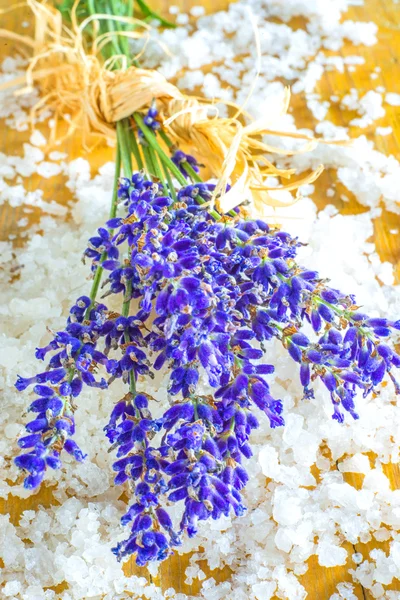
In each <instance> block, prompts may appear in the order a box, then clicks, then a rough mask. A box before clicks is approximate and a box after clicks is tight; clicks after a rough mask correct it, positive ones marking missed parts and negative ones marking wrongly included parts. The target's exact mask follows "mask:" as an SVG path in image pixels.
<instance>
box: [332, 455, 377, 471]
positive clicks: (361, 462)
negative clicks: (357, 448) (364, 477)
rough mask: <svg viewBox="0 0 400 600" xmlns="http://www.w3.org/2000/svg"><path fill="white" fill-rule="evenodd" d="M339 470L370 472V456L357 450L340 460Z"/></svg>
mask: <svg viewBox="0 0 400 600" xmlns="http://www.w3.org/2000/svg"><path fill="white" fill-rule="evenodd" d="M338 468H339V471H341V472H342V473H364V474H365V473H368V471H370V470H371V465H370V462H369V458H368V456H367V455H366V454H361V453H360V452H357V453H356V454H354V455H353V456H350V457H349V458H345V459H344V460H343V461H340V462H339V465H338Z"/></svg>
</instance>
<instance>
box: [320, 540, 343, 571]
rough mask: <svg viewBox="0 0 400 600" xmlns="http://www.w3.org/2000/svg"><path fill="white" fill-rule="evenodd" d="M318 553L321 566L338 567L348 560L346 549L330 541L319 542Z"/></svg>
mask: <svg viewBox="0 0 400 600" xmlns="http://www.w3.org/2000/svg"><path fill="white" fill-rule="evenodd" d="M317 555H318V564H319V565H321V567H338V566H340V565H344V564H346V561H347V552H346V550H345V549H344V548H340V547H339V546H336V545H335V544H332V543H329V542H324V541H322V542H321V541H320V542H318V545H317Z"/></svg>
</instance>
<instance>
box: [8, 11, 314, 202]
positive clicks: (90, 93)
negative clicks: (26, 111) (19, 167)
mask: <svg viewBox="0 0 400 600" xmlns="http://www.w3.org/2000/svg"><path fill="white" fill-rule="evenodd" d="M78 2H79V0H77V2H76V3H75V6H74V10H73V11H72V25H71V28H69V29H67V28H66V27H65V25H64V24H63V22H62V17H61V13H60V12H59V11H58V10H56V9H55V8H54V7H52V6H50V5H49V4H47V3H45V2H38V1H37V0H27V5H28V6H29V8H30V9H31V10H32V12H33V14H34V17H35V34H34V38H29V37H27V36H20V35H18V34H15V33H13V32H7V31H4V30H1V31H0V35H3V36H6V37H8V38H11V39H13V40H15V41H18V42H20V43H23V44H24V45H26V46H28V48H31V50H32V56H31V57H30V59H29V66H28V69H27V71H26V77H25V81H24V82H23V81H21V80H18V81H14V82H13V83H14V85H15V84H23V83H24V84H25V85H24V87H23V88H22V90H21V89H20V90H18V92H17V93H24V92H25V91H29V90H31V89H32V88H33V87H34V86H39V88H40V91H41V98H40V100H39V102H38V103H37V105H36V106H35V107H34V108H33V117H35V116H38V113H39V114H40V112H42V111H44V110H46V111H47V110H48V109H51V110H52V111H54V117H55V118H54V120H55V127H54V128H53V130H52V137H53V141H54V140H55V139H58V140H60V139H62V138H61V134H60V133H59V127H57V125H59V124H60V123H61V121H66V122H67V124H68V127H67V134H66V135H70V134H71V133H73V132H75V131H79V132H80V133H81V134H82V138H83V143H84V145H85V146H86V147H90V146H91V145H93V141H96V140H97V141H99V140H104V139H106V140H115V135H116V134H115V123H116V122H117V121H119V120H120V119H123V118H125V117H129V116H131V115H132V114H133V113H134V112H135V111H140V110H146V109H147V108H148V107H149V106H150V105H151V102H152V101H153V100H154V99H157V108H158V109H159V111H160V117H161V119H162V121H163V124H164V127H166V128H168V130H169V134H170V136H171V137H172V139H173V141H174V142H176V143H177V144H179V143H183V144H184V145H185V148H187V149H189V150H190V149H192V150H193V152H194V154H195V155H196V157H197V158H198V159H199V160H200V161H203V162H204V163H205V164H206V165H207V167H209V169H210V170H211V172H212V174H213V175H214V176H215V177H217V178H218V181H219V183H218V185H217V188H216V192H215V195H214V198H213V202H215V203H217V205H218V208H219V209H220V210H222V211H223V212H227V211H229V210H230V209H232V208H233V207H235V206H237V205H238V204H240V203H242V202H243V199H246V198H247V199H250V197H252V198H253V201H254V204H255V208H256V210H257V211H258V212H259V213H262V212H263V205H265V204H267V205H269V206H286V205H289V204H291V203H293V202H294V201H295V200H296V198H294V197H292V196H291V197H290V198H291V200H286V199H282V200H281V199H277V198H276V197H274V198H273V197H272V196H271V195H270V194H269V193H268V192H269V190H271V188H269V187H268V186H267V185H266V184H265V180H266V178H267V176H269V175H273V176H275V177H278V178H280V179H281V180H282V179H283V180H289V179H291V178H292V176H293V174H294V171H293V170H291V169H280V168H278V167H276V166H275V165H274V164H273V163H272V161H271V160H269V159H268V158H267V155H271V154H272V155H273V154H280V155H286V156H288V155H291V154H295V152H294V151H288V150H286V149H279V148H275V147H272V146H270V145H268V144H267V143H266V142H264V141H263V136H265V135H267V134H271V135H273V136H278V137H279V136H289V137H297V138H299V139H302V140H303V141H304V145H303V147H302V149H301V150H299V151H298V152H304V151H309V150H311V149H313V148H314V147H315V146H316V144H317V141H316V140H314V139H312V138H310V137H308V136H305V135H300V134H294V135H291V134H288V133H282V132H277V131H274V130H273V129H271V118H269V119H268V118H266V119H263V120H261V121H253V122H250V123H249V125H246V126H245V125H243V124H242V122H241V120H240V119H239V115H240V113H242V112H243V110H242V109H241V108H240V107H237V106H235V105H233V104H230V105H229V106H230V108H232V107H234V108H235V109H236V116H235V117H233V118H220V117H218V116H217V114H216V110H215V109H216V107H215V105H213V103H210V102H209V103H207V101H205V100H200V99H198V98H196V97H190V96H187V95H185V94H183V93H182V92H181V91H180V90H179V89H178V88H177V87H176V86H175V85H173V84H171V83H169V82H168V81H167V80H166V79H165V77H164V76H163V75H162V74H161V73H159V72H158V71H155V70H151V69H140V68H136V67H133V66H129V67H128V66H127V65H126V58H125V57H124V56H115V57H113V59H112V60H110V61H107V62H106V63H104V62H103V61H102V60H101V57H100V50H101V48H102V46H103V45H104V44H105V43H107V42H109V41H110V34H103V35H98V36H97V37H95V38H94V42H93V44H92V46H91V47H90V48H88V47H87V46H86V42H85V38H84V35H83V31H84V29H85V27H86V26H87V25H88V24H89V23H92V26H93V27H94V28H96V24H97V23H98V21H99V20H100V19H103V18H107V19H110V18H111V19H114V20H119V21H123V22H125V23H127V24H129V25H134V26H135V29H134V30H133V31H124V32H122V33H121V35H125V36H126V37H130V38H145V37H146V36H148V35H149V32H148V30H149V27H148V26H147V25H146V24H144V23H143V22H142V21H139V20H136V19H128V18H126V17H117V16H110V15H94V16H92V17H89V18H88V19H86V20H85V21H84V22H83V23H81V24H78V22H77V19H76V14H75V11H76V7H77V4H78ZM116 64H119V65H120V66H121V68H119V69H115V66H116ZM111 66H113V67H114V69H113V70H110V67H111ZM8 85H10V84H8ZM288 103H289V92H288V91H287V93H286V96H285V99H284V102H283V104H282V108H281V112H282V113H285V112H286V110H287V107H288ZM210 109H214V110H213V111H210ZM210 112H214V115H210ZM50 141H51V140H50ZM321 170H322V167H321V166H320V167H318V168H317V169H316V170H315V171H313V172H312V173H309V174H308V175H307V176H305V177H302V178H301V179H300V180H299V181H297V182H293V181H289V182H288V183H282V182H281V185H280V186H279V188H273V189H280V190H285V189H286V190H295V189H297V188H298V187H299V186H300V185H304V184H305V183H311V182H313V181H314V180H315V179H316V178H317V177H318V175H319V174H320V172H321ZM228 181H230V182H231V184H232V187H231V189H230V191H229V192H228V193H225V189H226V185H227V183H228Z"/></svg>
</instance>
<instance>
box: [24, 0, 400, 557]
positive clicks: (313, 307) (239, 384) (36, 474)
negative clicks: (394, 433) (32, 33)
mask: <svg viewBox="0 0 400 600" xmlns="http://www.w3.org/2000/svg"><path fill="white" fill-rule="evenodd" d="M108 4H109V3H108V2H106V1H105V0H104V1H103V2H95V1H94V0H93V1H92V2H88V3H87V4H86V3H80V4H79V5H78V7H79V11H73V12H72V18H73V20H74V19H79V20H80V22H81V23H85V21H86V22H91V23H94V22H100V21H101V19H100V16H101V15H103V16H104V14H107V15H110V14H111V15H112V14H113V13H112V10H111V8H112V5H113V4H114V3H111V4H110V6H108ZM62 6H63V10H64V12H65V11H67V12H68V10H69V9H71V7H70V6H69V3H68V2H64V4H63V5H62ZM140 6H141V8H142V10H143V11H144V12H146V11H148V15H147V16H154V13H152V11H151V10H150V9H149V8H148V7H147V5H144V4H143V3H140ZM36 8H37V7H36ZM120 9H121V11H122V10H124V11H125V12H124V13H122V14H123V15H125V17H124V19H125V20H124V19H122V21H121V20H119V21H118V20H117V21H115V20H113V19H111V18H110V17H109V18H108V19H107V18H104V20H103V29H104V31H101V35H103V39H107V40H108V41H110V40H112V41H113V44H114V46H115V47H114V49H112V48H111V49H110V46H109V45H108V46H106V47H105V48H106V50H105V54H104V60H106V61H110V60H113V57H114V56H115V53H116V52H118V56H125V58H126V59H127V60H129V47H128V45H127V44H126V43H125V42H126V37H129V36H126V37H124V33H129V30H128V25H129V26H130V25H131V24H132V21H131V20H130V19H132V13H131V12H129V11H131V7H130V4H129V3H122V4H121V6H120ZM110 10H111V12H110ZM96 20H97V21H96ZM164 24H165V23H164ZM116 33H118V34H119V37H118V36H117V35H116ZM97 39H98V38H97ZM121 40H122V41H121ZM107 53H108V54H107ZM129 68H131V67H129ZM133 68H136V69H137V68H138V67H133ZM111 75H113V73H112V71H111ZM150 87H151V86H150ZM165 89H166V88H164V91H165ZM153 92H154V90H153V89H151V90H150V95H152V96H157V98H159V99H158V100H157V101H155V102H150V106H148V107H146V109H145V110H142V109H140V108H139V109H138V110H132V111H131V112H130V113H129V115H126V116H125V117H123V118H121V119H116V125H115V130H116V138H117V150H116V161H115V178H114V190H113V194H112V198H111V207H110V214H109V218H108V220H107V221H106V222H105V223H104V226H103V227H101V228H100V229H98V231H97V232H96V233H95V232H93V233H94V235H93V237H91V238H90V239H89V241H88V245H87V248H86V249H85V250H84V252H83V258H84V260H87V261H90V262H91V274H92V278H93V279H92V287H91V290H90V291H89V293H88V295H87V296H81V297H79V298H78V299H77V300H76V302H75V304H74V305H73V306H72V307H71V309H70V313H69V316H68V319H67V322H66V326H65V328H64V330H62V331H58V332H55V333H54V335H53V337H52V339H51V340H50V341H49V343H48V344H47V345H46V347H44V348H38V349H37V351H36V357H37V359H38V360H39V361H45V362H46V367H45V368H44V369H43V368H38V373H37V374H35V375H32V377H29V378H23V377H20V378H19V379H18V381H17V382H16V386H17V389H18V390H20V391H23V390H24V389H26V388H28V387H29V386H33V392H34V393H35V394H36V399H35V400H34V401H33V402H32V403H31V404H30V406H29V412H30V413H33V416H34V418H32V420H30V421H29V422H28V423H27V425H26V430H27V434H26V435H25V436H23V437H22V438H20V439H19V441H18V445H19V447H20V448H21V449H22V453H21V454H20V455H19V456H18V457H17V458H16V459H15V463H16V465H17V466H18V467H19V468H20V469H22V470H23V472H24V475H25V480H24V485H25V487H26V488H28V489H34V488H37V487H38V486H39V485H40V484H41V482H42V481H43V479H44V477H45V474H46V470H47V468H50V469H58V468H61V458H60V457H61V455H62V453H63V451H66V452H67V453H69V454H71V455H73V456H74V458H75V459H76V460H77V461H82V460H84V458H85V453H84V448H82V449H81V448H79V447H78V445H77V444H76V442H75V441H74V439H73V436H74V432H75V422H74V413H75V411H76V410H78V407H79V395H80V393H81V391H82V389H83V387H84V386H89V387H98V388H103V389H105V388H108V387H110V386H112V384H113V382H114V381H115V380H117V379H121V380H122V381H123V383H124V384H125V386H126V390H125V393H124V395H123V397H122V398H120V400H119V401H118V402H117V403H116V404H115V405H114V406H113V408H112V410H111V414H110V419H109V421H108V423H106V424H105V426H104V432H105V437H106V438H107V440H108V442H109V443H110V451H112V452H115V456H116V460H115V462H114V464H113V468H114V470H115V473H116V475H115V483H116V485H125V486H126V487H127V488H128V489H129V495H130V503H129V506H128V507H127V511H126V514H125V515H124V516H123V518H122V524H123V525H125V526H126V527H127V536H126V539H125V540H124V541H123V542H121V543H119V544H118V545H117V546H116V547H115V548H114V553H115V554H116V556H117V557H118V559H119V560H122V559H124V558H126V557H128V556H130V555H134V556H135V557H136V562H137V564H138V565H145V564H146V563H148V562H149V561H152V560H163V559H165V558H166V557H168V556H169V555H170V553H171V552H172V551H173V548H174V547H175V546H178V545H179V544H180V543H181V539H182V536H183V535H185V534H187V535H188V536H190V537H191V536H195V535H196V532H197V527H198V522H199V521H204V520H207V519H218V518H219V517H220V516H221V515H228V514H230V513H231V512H232V511H233V512H234V513H235V514H236V515H237V516H240V515H242V514H243V512H244V511H245V510H246V508H245V506H244V505H243V499H242V494H241V491H242V489H243V488H244V487H245V485H246V482H247V480H248V475H247V473H246V469H245V462H246V459H248V458H249V457H250V456H251V454H252V450H251V444H250V435H251V432H252V430H253V429H255V428H257V426H258V420H257V418H256V416H255V414H254V413H255V412H258V413H259V412H260V411H261V412H262V413H264V414H265V417H266V418H268V419H269V422H270V425H271V427H279V426H281V425H283V424H284V415H283V414H282V402H281V400H280V399H279V398H274V397H273V395H272V393H271V391H270V388H269V385H268V375H269V374H271V373H272V372H273V371H274V366H273V365H270V364H268V361H267V352H268V342H269V341H270V340H271V339H272V338H278V339H279V340H280V342H281V343H282V344H283V346H284V347H285V348H286V349H287V352H288V355H289V356H288V360H291V361H293V375H294V376H296V377H297V376H299V377H300V379H301V383H302V385H303V388H304V397H305V398H307V397H310V396H312V395H313V393H314V392H313V384H314V382H315V381H316V380H318V379H320V380H322V382H323V384H324V385H325V386H326V388H327V389H328V390H329V392H330V395H331V399H332V417H333V419H336V420H337V421H339V422H342V421H343V420H344V418H345V414H346V413H350V416H351V417H352V418H354V419H357V418H358V415H357V412H356V407H355V398H356V396H357V395H360V394H361V395H362V396H363V397H366V396H367V395H369V394H374V393H376V390H377V386H379V384H380V383H381V382H382V380H383V379H384V377H385V376H386V375H387V376H389V377H390V378H391V379H392V381H393V383H394V386H395V391H396V393H398V392H399V391H400V388H399V385H398V383H397V382H396V379H395V376H394V375H393V367H399V366H400V356H399V355H398V354H396V353H395V352H394V350H393V348H392V347H391V345H390V342H389V341H388V340H389V338H390V336H391V334H392V331H393V329H394V330H399V329H400V321H396V322H392V321H388V320H387V319H381V318H369V317H368V315H366V314H364V313H363V312H362V311H361V310H360V308H359V307H358V306H357V305H356V300H355V298H354V297H353V296H352V295H351V294H346V293H342V292H341V291H339V290H336V289H333V288H331V287H329V285H328V280H327V279H325V278H324V276H325V275H327V274H322V276H320V275H319V274H318V273H317V272H315V271H310V270H307V269H304V268H302V267H301V266H300V265H299V264H298V263H297V262H296V252H297V248H298V247H299V246H300V245H301V242H299V241H298V240H297V239H296V238H292V237H291V236H290V235H289V234H287V233H285V232H284V231H281V230H280V229H278V228H276V227H270V226H269V225H268V224H267V223H266V222H264V221H263V220H261V219H259V218H256V217H254V216H252V214H251V212H250V211H248V210H246V209H245V208H243V206H240V203H241V202H243V203H244V202H245V200H247V196H246V194H245V193H244V191H242V193H243V196H242V197H241V199H240V200H239V202H237V201H235V202H232V197H234V198H237V196H238V190H239V189H240V186H239V185H238V182H239V181H240V177H241V176H242V175H243V174H245V178H244V179H246V181H247V182H248V183H249V186H248V187H249V189H252V190H254V192H255V193H256V194H257V193H259V192H260V191H267V190H265V186H264V187H263V186H262V183H260V182H262V177H263V175H264V174H265V171H263V169H262V168H261V167H260V164H259V162H260V160H259V157H258V156H257V155H253V154H252V146H251V144H250V142H249V139H250V138H251V133H248V132H246V133H245V134H244V133H243V131H240V136H239V137H237V133H235V134H232V132H231V135H233V138H231V139H234V140H237V141H238V146H237V148H240V147H241V148H242V150H241V152H242V154H240V152H239V151H238V150H237V148H236V150H235V155H234V161H233V166H232V155H231V153H230V152H231V151H230V150H229V149H226V148H225V150H226V151H225V152H224V153H223V156H224V160H223V161H222V163H223V164H222V166H223V167H224V169H223V170H222V174H221V176H220V178H219V180H218V181H217V183H215V182H213V181H207V180H204V179H203V178H202V177H201V176H200V168H201V165H200V164H199V162H198V160H199V159H198V158H197V157H196V156H192V155H190V154H187V153H186V152H184V151H183V150H181V149H179V147H178V146H177V144H176V141H177V140H176V137H177V135H176V131H177V129H175V130H174V129H172V134H174V133H175V137H173V138H171V137H170V135H171V128H170V127H169V124H168V119H167V118H166V116H168V111H167V110H166V100H165V94H166V92H165V93H164V94H160V95H157V94H154V93H153ZM144 93H147V94H148V91H147V92H144ZM148 95H149V94H148ZM144 104H146V102H144ZM167 104H168V106H169V109H171V107H170V99H169V100H168V103H167ZM130 106H131V105H130ZM196 110H198V109H197V108H196ZM184 116H187V113H185V115H184ZM228 125H229V126H228V127H227V128H225V129H220V130H219V132H221V131H222V132H225V135H226V132H227V131H229V130H230V129H229V128H230V127H231V122H230V123H229V124H228ZM107 127H108V125H107ZM176 128H178V124H176ZM93 130H95V131H98V129H97V130H96V128H93V123H92V128H91V131H92V132H93ZM199 131H200V129H199V125H198V129H197V134H196V135H199V134H198V132H199ZM254 131H256V135H255V137H253V138H251V139H253V144H254V145H255V144H256V142H257V143H258V144H259V145H261V146H262V142H261V141H260V139H259V137H257V135H258V130H257V129H254ZM217 135H218V130H216V131H215V136H217ZM244 136H248V137H247V138H246V139H247V142H248V143H247V145H245V146H244V147H245V149H246V150H245V151H244V150H243V146H240V143H239V142H243V139H244ZM196 139H199V138H196ZM215 139H216V138H215V137H214V138H213V141H214V142H215ZM227 139H228V138H225V142H226V140H227ZM209 140H210V137H209V138H208V142H209ZM184 141H185V139H184ZM187 141H188V140H187V139H186V142H187ZM192 141H193V140H192ZM221 144H222V142H221ZM208 147H210V146H208ZM199 148H200V149H201V150H202V152H200V154H201V159H202V160H204V145H203V146H202V145H201V144H200V145H199ZM266 148H267V149H268V148H269V147H266ZM253 149H254V146H253ZM262 150H265V148H264V147H262ZM246 153H247V154H246ZM216 154H217V151H216ZM243 156H245V158H246V162H245V166H243V160H241V159H242V158H243ZM213 160H215V156H210V163H212V161H213ZM133 161H134V163H135V167H134V166H133ZM265 161H266V162H265ZM265 161H264V164H268V168H269V169H272V166H271V165H272V163H271V162H270V161H267V159H265ZM220 162H221V161H220ZM261 162H262V161H261ZM227 165H228V168H227ZM229 165H231V167H230V168H229ZM246 165H250V171H251V177H250V176H248V172H249V168H248V167H247V166H246ZM121 168H122V171H123V176H121ZM241 168H243V173H242V175H240V174H239V179H236V180H235V178H234V176H235V172H236V171H238V170H239V171H240V169H241ZM235 170H236V171H235ZM215 171H217V169H215ZM275 171H276V168H275ZM314 175H315V174H314ZM314 175H313V176H314ZM229 176H232V177H231V178H229ZM255 177H258V182H259V183H258V185H256V184H255V183H254V178H255ZM229 181H230V182H231V183H229ZM301 183H303V182H301ZM231 185H232V187H231ZM233 191H234V192H235V193H234V194H233V193H232V192H233ZM223 206H225V207H226V208H227V210H223ZM118 299H119V307H120V308H119V310H115V309H114V308H111V307H110V301H112V307H114V306H115V305H116V302H117V300H118ZM49 356H50V358H48V357H49ZM159 370H164V371H165V372H166V373H167V376H168V379H169V387H168V408H167V410H165V412H164V413H163V414H162V416H161V417H160V416H157V417H155V416H153V412H154V411H153V407H154V398H152V396H151V395H150V394H149V393H148V392H147V391H146V390H148V389H149V386H148V384H147V382H148V381H149V379H153V378H154V377H155V373H156V372H157V371H159ZM175 504H178V505H179V506H180V513H181V518H180V522H179V523H174V522H173V519H172V518H171V516H170V514H169V508H170V507H171V506H172V505H175Z"/></svg>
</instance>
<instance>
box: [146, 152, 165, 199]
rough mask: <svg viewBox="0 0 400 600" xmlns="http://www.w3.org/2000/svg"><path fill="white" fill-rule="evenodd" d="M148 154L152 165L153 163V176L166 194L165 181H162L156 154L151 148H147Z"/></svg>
mask: <svg viewBox="0 0 400 600" xmlns="http://www.w3.org/2000/svg"><path fill="white" fill-rule="evenodd" d="M149 154H150V158H151V160H152V163H153V167H154V174H155V176H156V177H157V178H158V179H159V180H160V182H161V185H162V186H163V190H164V192H165V193H167V192H168V190H167V186H166V184H165V181H164V174H163V172H162V171H161V168H160V163H159V162H158V157H157V154H156V153H155V152H154V150H153V149H152V148H149ZM161 164H162V163H161Z"/></svg>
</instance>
